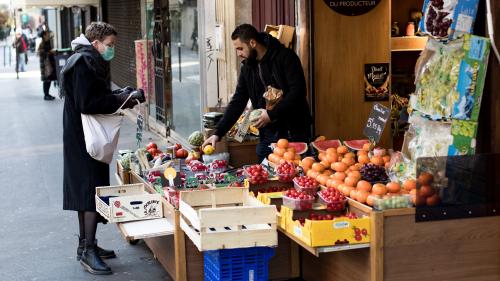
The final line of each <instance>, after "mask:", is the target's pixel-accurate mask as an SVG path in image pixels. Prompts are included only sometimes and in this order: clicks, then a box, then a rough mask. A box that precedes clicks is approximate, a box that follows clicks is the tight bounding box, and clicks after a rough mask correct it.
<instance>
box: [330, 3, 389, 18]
mask: <svg viewBox="0 0 500 281" xmlns="http://www.w3.org/2000/svg"><path fill="white" fill-rule="evenodd" d="M323 1H324V2H325V4H326V5H327V6H328V7H329V8H330V9H332V10H334V11H335V12H337V13H339V14H342V15H345V16H359V15H362V14H366V13H368V12H369V11H371V10H372V9H373V8H375V7H377V5H378V4H379V3H380V1H381V0H323Z"/></svg>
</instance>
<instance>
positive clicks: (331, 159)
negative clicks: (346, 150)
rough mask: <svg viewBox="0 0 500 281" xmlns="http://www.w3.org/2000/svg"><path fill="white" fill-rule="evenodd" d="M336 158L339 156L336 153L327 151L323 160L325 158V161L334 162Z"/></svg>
mask: <svg viewBox="0 0 500 281" xmlns="http://www.w3.org/2000/svg"><path fill="white" fill-rule="evenodd" d="M338 158H339V157H338V156H337V153H335V154H328V153H327V154H326V158H325V159H324V160H326V161H328V162H330V163H335V162H337V159H338Z"/></svg>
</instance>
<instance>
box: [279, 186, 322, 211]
mask: <svg viewBox="0 0 500 281" xmlns="http://www.w3.org/2000/svg"><path fill="white" fill-rule="evenodd" d="M292 196H293V197H296V198H293V197H292ZM315 200H316V199H315V198H314V195H310V194H306V193H303V192H297V191H294V190H292V191H288V192H285V193H284V194H283V205H284V206H287V207H288V208H290V209H292V210H297V211H305V210H310V209H312V208H313V205H314V201H315Z"/></svg>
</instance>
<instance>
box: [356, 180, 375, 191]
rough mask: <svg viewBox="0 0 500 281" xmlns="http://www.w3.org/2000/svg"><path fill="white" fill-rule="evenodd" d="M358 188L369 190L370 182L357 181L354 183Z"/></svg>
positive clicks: (370, 187)
mask: <svg viewBox="0 0 500 281" xmlns="http://www.w3.org/2000/svg"><path fill="white" fill-rule="evenodd" d="M356 187H357V189H358V190H363V191H367V192H369V191H370V190H371V189H372V184H371V183H369V182H367V181H358V184H357V185H356Z"/></svg>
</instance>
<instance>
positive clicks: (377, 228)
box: [370, 212, 384, 281]
mask: <svg viewBox="0 0 500 281" xmlns="http://www.w3.org/2000/svg"><path fill="white" fill-rule="evenodd" d="M370 220H371V221H370V222H371V226H370V228H371V233H372V234H371V240H370V276H371V278H370V280H371V281H383V280H384V251H383V249H384V214H383V213H382V212H371V214H370Z"/></svg>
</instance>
